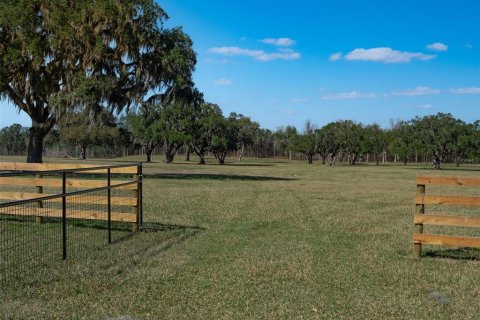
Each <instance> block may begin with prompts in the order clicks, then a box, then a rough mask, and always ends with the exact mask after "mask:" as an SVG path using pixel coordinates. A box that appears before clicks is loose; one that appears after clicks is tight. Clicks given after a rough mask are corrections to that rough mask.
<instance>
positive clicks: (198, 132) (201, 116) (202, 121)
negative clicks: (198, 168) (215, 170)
mask: <svg viewBox="0 0 480 320" xmlns="http://www.w3.org/2000/svg"><path fill="white" fill-rule="evenodd" d="M219 117H223V115H222V110H221V109H220V107H219V106H218V105H216V104H213V103H203V104H201V106H200V108H199V109H198V112H197V113H196V115H195V121H194V122H193V127H192V131H191V135H190V137H189V144H190V146H191V147H192V149H193V151H194V152H195V153H196V154H197V155H198V157H199V158H200V160H199V164H205V153H206V152H207V151H208V150H210V149H211V148H210V146H211V142H212V138H213V135H214V133H215V130H216V128H215V126H216V124H217V123H218V122H217V121H218V118H219Z"/></svg>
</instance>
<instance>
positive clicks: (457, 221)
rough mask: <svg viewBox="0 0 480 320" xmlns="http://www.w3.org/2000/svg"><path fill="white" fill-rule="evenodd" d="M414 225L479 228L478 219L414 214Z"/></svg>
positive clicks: (479, 222) (479, 219)
mask: <svg viewBox="0 0 480 320" xmlns="http://www.w3.org/2000/svg"><path fill="white" fill-rule="evenodd" d="M414 223H415V224H430V225H440V226H456V227H480V218H477V217H465V216H457V217H455V216H445V215H435V214H416V215H415V217H414Z"/></svg>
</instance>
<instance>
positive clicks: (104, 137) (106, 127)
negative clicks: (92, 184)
mask: <svg viewBox="0 0 480 320" xmlns="http://www.w3.org/2000/svg"><path fill="white" fill-rule="evenodd" d="M58 128H59V133H60V139H61V140H62V141H65V142H67V143H70V144H72V145H74V146H76V147H77V149H78V150H79V157H80V159H82V160H85V159H86V157H87V149H88V147H90V146H92V145H98V146H108V145H113V144H114V142H115V140H116V139H117V138H118V137H119V131H118V129H117V127H116V123H115V118H114V117H113V116H112V115H111V114H110V113H108V112H100V113H99V114H97V115H96V116H95V117H94V118H91V117H89V116H88V115H87V114H86V113H85V112H83V110H80V111H78V112H76V113H70V114H69V115H68V116H65V117H63V118H62V119H61V120H60V121H59V123H58Z"/></svg>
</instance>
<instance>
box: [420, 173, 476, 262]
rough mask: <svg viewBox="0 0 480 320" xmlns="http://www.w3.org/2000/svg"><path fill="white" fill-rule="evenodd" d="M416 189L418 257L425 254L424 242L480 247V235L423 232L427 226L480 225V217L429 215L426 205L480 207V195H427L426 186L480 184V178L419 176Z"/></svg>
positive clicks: (471, 185)
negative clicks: (465, 235) (463, 235)
mask: <svg viewBox="0 0 480 320" xmlns="http://www.w3.org/2000/svg"><path fill="white" fill-rule="evenodd" d="M416 183H417V190H416V194H415V198H414V203H415V214H414V220H413V221H414V225H415V226H414V232H413V253H414V256H415V257H416V258H419V257H420V256H421V254H422V244H431V245H445V246H453V247H480V237H462V236H453V235H439V234H428V233H424V225H437V226H455V227H480V217H470V216H450V215H439V214H426V212H425V206H426V205H446V206H468V207H480V197H465V196H451V195H427V194H426V186H427V185H436V186H468V187H480V177H478V178H477V177H452V176H417V178H416Z"/></svg>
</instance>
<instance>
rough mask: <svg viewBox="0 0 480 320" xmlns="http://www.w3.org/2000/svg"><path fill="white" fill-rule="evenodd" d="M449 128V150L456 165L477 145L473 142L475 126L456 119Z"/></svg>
mask: <svg viewBox="0 0 480 320" xmlns="http://www.w3.org/2000/svg"><path fill="white" fill-rule="evenodd" d="M451 130H452V141H451V143H450V146H449V151H450V152H451V155H452V157H453V160H454V162H455V164H456V166H457V167H458V166H460V163H462V162H463V161H464V160H465V159H466V158H467V157H468V156H469V155H471V154H472V153H473V152H474V150H475V149H476V148H477V147H478V146H479V145H478V144H477V145H476V143H475V127H474V125H473V124H466V123H465V122H463V121H461V120H457V122H456V124H455V125H454V127H452V128H451Z"/></svg>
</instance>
